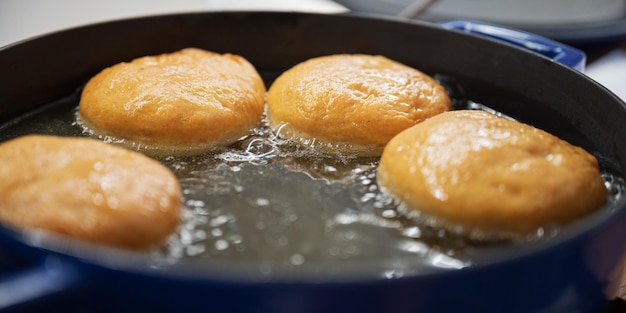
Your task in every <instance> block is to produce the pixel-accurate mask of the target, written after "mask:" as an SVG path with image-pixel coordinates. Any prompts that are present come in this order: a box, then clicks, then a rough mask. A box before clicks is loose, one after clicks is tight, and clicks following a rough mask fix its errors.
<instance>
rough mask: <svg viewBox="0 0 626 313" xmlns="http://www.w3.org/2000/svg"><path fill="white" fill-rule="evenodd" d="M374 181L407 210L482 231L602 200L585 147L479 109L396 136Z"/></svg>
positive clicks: (524, 225) (546, 220) (581, 210)
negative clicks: (376, 180)
mask: <svg viewBox="0 0 626 313" xmlns="http://www.w3.org/2000/svg"><path fill="white" fill-rule="evenodd" d="M378 182H379V184H380V185H381V186H382V187H383V188H384V189H386V190H387V191H388V192H389V193H390V194H392V195H393V196H395V197H397V198H398V199H399V200H401V201H403V202H404V203H405V204H406V205H407V207H408V208H409V209H412V210H417V211H419V212H422V213H423V214H425V215H426V216H428V217H434V218H437V219H440V221H441V222H443V223H444V224H447V225H448V226H450V225H454V226H462V227H463V228H464V230H463V231H476V230H478V231H480V232H482V233H485V232H487V233H493V232H500V233H517V234H522V233H531V232H534V231H536V230H538V229H539V228H540V227H543V226H547V225H549V224H561V223H567V222H570V221H572V220H574V219H576V218H579V217H581V216H583V215H585V214H587V213H589V212H591V211H593V210H595V209H598V208H599V207H600V206H601V205H602V204H604V203H605V202H606V201H607V197H608V191H607V188H606V187H605V185H604V181H603V179H602V177H601V175H600V172H599V169H598V162H597V160H596V159H595V158H594V157H593V156H592V155H590V154H589V153H587V152H586V151H585V150H583V149H582V148H579V147H576V146H572V145H570V144H569V143H567V142H565V141H563V140H561V139H559V138H557V137H555V136H553V135H551V134H548V133H547V132H545V131H542V130H539V129H536V128H533V127H531V126H529V125H526V124H522V123H519V122H515V121H511V120H507V119H504V118H500V117H497V116H495V115H492V114H489V113H485V112H482V111H451V112H447V113H443V114H440V115H437V116H435V117H432V118H430V119H428V120H426V121H424V122H422V123H421V124H418V125H416V126H414V127H412V128H409V129H407V130H406V131H404V132H402V133H400V134H399V135H398V136H396V137H395V138H393V139H392V140H391V141H390V142H389V144H388V145H387V147H386V148H385V151H384V152H383V155H382V159H381V162H380V167H379V169H378Z"/></svg>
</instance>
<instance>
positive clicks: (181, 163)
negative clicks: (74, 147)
mask: <svg viewBox="0 0 626 313" xmlns="http://www.w3.org/2000/svg"><path fill="white" fill-rule="evenodd" d="M77 103H78V94H75V95H71V96H69V97H67V98H65V99H62V100H60V101H58V102H56V103H53V104H50V105H48V106H47V107H45V108H43V109H41V110H40V111H39V112H36V113H33V114H31V115H29V116H25V117H23V118H20V119H18V120H15V121H12V122H11V123H8V124H5V125H4V126H1V127H0V140H1V141H5V140H8V139H10V138H14V137H17V136H21V135H25V134H32V133H38V134H54V135H63V136H93V135H92V134H90V133H89V132H88V131H87V130H86V129H84V128H83V127H81V125H80V124H79V123H77V122H76V106H77ZM455 106H456V107H457V108H459V106H458V104H457V105H455ZM467 108H471V109H484V110H490V109H489V108H487V107H484V106H480V105H479V104H476V103H469V104H467ZM101 139H103V140H106V138H101ZM155 158H156V159H157V160H159V161H160V162H162V163H163V164H164V165H165V166H167V167H169V168H170V169H171V170H172V171H173V172H174V173H175V174H176V175H177V177H178V179H179V181H180V183H181V186H182V188H183V198H182V199H181V202H182V204H183V211H182V216H181V219H182V223H181V225H180V227H179V228H178V230H177V232H176V233H175V234H173V235H172V236H170V238H169V240H168V244H167V246H166V247H164V248H163V249H162V250H160V251H153V252H151V259H152V260H153V262H154V264H153V265H154V266H159V267H163V266H165V267H166V266H168V265H170V264H176V263H194V264H199V265H201V266H211V265H212V264H213V263H224V262H227V263H230V264H236V265H243V266H248V267H252V268H254V269H256V270H258V271H259V272H260V273H262V274H264V275H273V273H277V272H280V273H284V272H287V273H291V274H294V275H297V274H298V273H301V272H302V273H305V272H306V273H311V272H315V273H322V274H323V275H339V274H341V275H345V274H346V273H347V272H351V271H353V272H357V271H358V272H360V273H362V272H366V273H367V275H374V276H379V277H387V278H393V277H400V276H403V275H407V274H414V273H425V272H429V271H433V270H441V269H460V268H464V267H467V266H471V265H472V264H475V263H476V260H477V259H479V258H477V257H478V256H480V255H481V254H485V253H490V251H492V250H497V249H499V248H500V247H510V246H511V245H519V244H527V243H528V242H527V241H541V240H550V238H552V237H554V236H557V235H558V233H559V231H560V229H558V228H554V229H549V230H548V229H539V230H538V231H537V234H536V235H534V236H530V237H529V238H524V239H522V240H519V238H518V240H511V239H507V240H502V239H494V238H485V239H482V240H476V239H471V238H467V237H464V236H461V235H457V234H454V233H450V232H448V231H445V230H443V229H440V228H438V227H436V226H433V225H430V224H429V223H427V222H425V221H422V220H420V219H416V218H412V217H410V216H407V214H404V213H403V210H402V208H401V205H399V204H398V203H396V202H395V201H394V200H393V199H391V198H389V197H388V196H386V195H385V194H384V193H382V192H381V191H380V190H379V188H378V186H377V184H376V169H377V165H378V159H377V158H356V157H352V156H349V155H345V156H341V157H337V156H333V157H331V156H328V155H324V154H319V153H316V152H315V151H314V149H310V148H307V147H302V146H301V145H295V144H293V143H292V142H290V141H286V140H281V139H278V138H276V137H275V136H274V135H273V134H272V132H271V131H270V129H269V128H268V127H267V121H266V120H263V121H261V123H260V124H259V126H258V127H257V128H255V129H254V130H253V131H251V132H250V134H249V135H248V136H246V137H245V138H242V139H241V140H239V141H238V142H237V143H235V144H233V145H231V146H229V147H224V148H221V149H220V150H216V151H212V152H211V153H206V154H202V155H197V156H187V157H185V156H158V157H155ZM603 175H604V178H605V181H606V184H607V188H609V189H610V190H611V201H615V200H616V199H617V198H619V197H621V195H622V193H623V185H624V184H623V181H622V180H621V179H620V178H618V176H616V175H612V174H611V173H609V172H604V173H603ZM357 264H358V265H359V266H355V265H357Z"/></svg>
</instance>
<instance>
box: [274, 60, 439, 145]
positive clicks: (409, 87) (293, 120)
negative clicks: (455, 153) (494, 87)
mask: <svg viewBox="0 0 626 313" xmlns="http://www.w3.org/2000/svg"><path fill="white" fill-rule="evenodd" d="M267 101H268V117H269V121H270V126H271V127H272V129H274V131H275V132H278V133H279V135H282V136H283V137H288V138H289V137H291V138H296V139H299V140H300V141H303V142H307V141H308V142H309V143H312V144H314V145H317V146H318V147H321V148H324V147H326V150H332V149H334V148H337V149H339V150H340V151H341V152H346V153H357V154H359V155H363V156H378V155H380V153H381V152H382V149H383V147H384V146H385V144H386V143H387V142H388V141H389V139H391V138H392V137H393V136H394V135H396V134H397V133H399V132H400V131H402V130H404V129H406V128H408V127H411V126H413V125H415V124H416V123H419V122H421V121H422V120H424V119H426V118H428V117H430V116H433V115H435V114H438V113H441V112H444V111H447V110H449V109H450V105H451V104H450V99H449V97H448V95H447V93H446V91H445V89H444V88H443V87H442V86H441V85H440V84H439V83H437V82H436V81H435V80H433V79H432V78H431V77H429V76H428V75H426V74H424V73H422V72H420V71H418V70H416V69H413V68H411V67H408V66H406V65H403V64H400V63H398V62H396V61H393V60H390V59H388V58H386V57H383V56H373V55H363V54H338V55H330V56H322V57H317V58H313V59H310V60H307V61H305V62H302V63H300V64H297V65H296V66H294V67H293V68H291V69H289V70H287V71H286V72H284V73H283V74H282V75H280V76H279V77H278V78H277V79H276V80H275V81H274V83H273V84H272V85H271V87H270V89H269V91H268V95H267ZM313 141H314V142H313Z"/></svg>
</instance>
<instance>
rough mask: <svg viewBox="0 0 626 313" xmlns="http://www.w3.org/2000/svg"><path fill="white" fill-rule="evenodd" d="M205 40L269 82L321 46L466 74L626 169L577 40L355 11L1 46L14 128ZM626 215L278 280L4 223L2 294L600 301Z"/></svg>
mask: <svg viewBox="0 0 626 313" xmlns="http://www.w3.org/2000/svg"><path fill="white" fill-rule="evenodd" d="M453 28H454V27H453ZM513 41H515V40H513ZM192 46H193V47H198V48H204V49H207V50H211V51H217V52H231V53H236V54H240V55H242V56H244V57H246V58H247V59H248V60H249V61H250V62H251V63H252V64H254V65H255V66H256V67H257V69H258V70H259V72H260V73H261V74H262V76H263V77H264V78H265V79H266V82H267V83H268V84H269V83H271V81H272V80H273V79H274V78H275V77H276V76H277V75H279V74H280V73H281V72H283V71H284V70H286V69H287V68H289V67H291V66H293V65H295V64H296V63H298V62H301V61H303V60H306V59H308V58H311V57H315V56H319V55H327V54H334V53H368V54H382V55H385V56H387V57H389V58H391V59H395V60H397V61H400V62H403V63H405V64H407V65H410V66H413V67H416V68H418V69H420V70H422V71H424V72H426V73H431V74H438V75H443V76H445V77H449V78H452V79H453V80H454V82H455V83H456V84H458V85H459V86H462V93H463V98H466V99H471V101H473V102H475V103H481V104H483V105H486V106H488V107H490V108H493V109H494V110H497V111H498V112H503V113H505V114H507V115H510V116H513V117H515V118H516V119H518V120H520V121H523V122H527V123H530V124H532V125H534V126H536V127H539V128H542V129H544V130H546V131H548V132H551V133H553V134H555V135H557V136H559V137H561V138H563V139H565V140H567V141H569V142H571V143H573V144H576V145H579V146H582V147H583V148H585V149H586V150H587V151H590V152H591V153H593V154H594V155H596V156H597V157H598V158H599V160H600V162H601V165H602V167H603V169H605V170H607V171H610V172H612V173H615V174H616V175H615V178H616V179H618V180H619V179H623V176H624V172H623V169H624V167H625V166H626V146H625V145H623V144H622V142H623V138H626V127H624V126H623V125H624V122H625V121H626V105H625V104H624V103H623V102H622V101H621V100H619V98H617V97H616V96H615V95H613V94H611V93H610V92H609V91H607V90H606V89H605V88H603V87H602V86H600V85H599V84H597V83H595V82H594V81H592V80H591V79H589V78H588V77H586V76H585V75H584V74H582V73H581V72H579V71H577V70H575V69H572V68H571V67H568V66H565V65H563V64H561V63H559V62H557V61H555V58H559V57H558V56H557V55H558V54H559V52H560V51H561V50H562V49H561V48H557V49H556V50H555V51H556V52H557V53H556V54H554V55H552V57H553V58H547V57H545V56H543V55H542V54H539V53H536V52H531V51H528V50H526V49H522V48H519V47H518V46H515V45H512V44H510V43H507V42H501V41H497V40H493V39H490V38H486V37H484V36H476V35H473V34H468V33H466V32H463V31H456V30H450V29H446V27H441V26H439V25H433V24H427V23H421V22H418V21H410V22H408V21H400V20H396V19H391V18H382V17H373V16H365V15H354V14H348V15H319V14H306V13H273V12H264V13H259V12H230V13H225V12H214V13H192V14H177V15H164V16H154V17H144V18H135V19H128V20H120V21H113V22H107V23H102V24H96V25H90V26H85V27H80V28H75V29H71V30H67V31H62V32H57V33H53V34H50V35H46V36H42V37H38V38H33V39H31V40H27V41H24V42H20V43H17V44H13V45H9V46H7V47H4V48H3V49H1V50H0V122H1V123H2V124H3V125H4V126H2V128H0V133H4V132H5V130H6V129H8V128H10V127H11V126H13V125H16V124H19V123H20V121H21V118H22V117H23V116H25V115H28V114H31V113H32V112H45V110H46V109H47V108H49V107H50V104H51V103H57V102H58V101H60V100H59V99H65V98H66V97H67V96H68V95H72V94H75V93H76V90H78V89H80V87H81V86H82V85H83V84H84V83H85V82H86V81H87V80H88V79H89V78H90V77H91V76H93V75H94V74H95V73H97V72H98V71H100V70H101V69H103V68H105V67H107V66H110V65H112V64H115V63H118V62H121V61H128V60H130V59H133V58H136V57H139V56H144V55H152V54H160V53H163V52H168V51H175V50H179V49H182V48H186V47H192ZM533 46H537V45H536V44H533ZM540 50H541V49H540ZM553 52H554V51H553ZM550 53H551V52H550ZM580 61H581V59H580V58H579V59H578V61H577V63H578V65H580V64H581V63H580ZM582 61H583V63H584V57H583V58H582ZM33 132H37V131H36V130H33ZM0 137H1V138H2V140H6V139H8V138H7V136H5V135H0ZM625 226H626V200H625V199H624V197H617V198H616V199H615V200H614V201H612V202H611V203H609V204H608V205H606V206H605V207H604V208H602V209H600V210H599V211H598V212H596V213H594V214H591V215H590V216H588V217H586V218H584V219H582V220H580V221H578V222H576V223H573V224H572V225H568V227H567V228H566V229H563V230H562V231H561V232H560V233H559V234H558V235H556V236H554V237H553V238H550V239H549V240H540V241H537V242H531V243H526V244H519V245H513V246H504V247H502V248H500V249H497V251H495V252H493V253H488V254H486V255H484V256H483V258H482V260H481V262H477V263H476V264H474V265H471V266H468V267H464V268H461V269H452V270H450V269H441V270H438V271H432V272H427V273H417V274H410V275H400V276H390V277H378V276H377V277H374V276H370V275H365V276H358V275H356V276H342V275H339V276H338V277H330V276H325V275H310V276H306V277H304V276H298V277H292V276H289V275H286V276H280V275H278V276H269V277H268V276H261V275H259V274H258V273H257V272H255V271H254V270H251V268H250V267H246V266H235V265H232V264H215V265H214V266H212V267H209V268H207V267H201V266H192V265H188V264H174V265H171V266H166V267H158V266H157V267H154V266H146V263H145V258H144V257H143V256H142V255H138V254H136V253H133V252H124V251H117V250H115V249H112V248H106V247H100V246H94V245H90V244H86V243H81V242H75V241H72V240H68V239H66V238H57V237H55V236H48V235H41V234H39V233H37V232H19V231H15V230H11V229H7V228H0V251H1V252H2V253H4V255H6V256H7V257H11V259H6V258H5V259H3V262H2V263H0V264H3V265H6V266H7V267H8V268H9V269H10V270H5V271H4V273H3V277H2V280H1V282H0V307H3V309H4V310H6V311H10V310H20V309H33V308H44V309H50V308H52V307H55V306H56V307H59V308H62V309H64V310H66V311H71V310H77V311H96V312H97V311H103V312H109V311H112V310H116V311H137V310H142V311H148V310H153V311H158V312H162V311H166V312H206V311H216V312H219V311H231V312H600V311H602V310H603V309H606V308H607V307H608V305H609V302H610V301H611V300H612V299H613V298H614V297H615V295H616V288H617V284H618V282H619V279H620V277H621V268H622V267H621V262H622V258H623V255H624V251H626V249H625V248H626V227H625ZM3 258H4V256H3ZM11 260H14V261H11ZM231 265H232V266H231ZM358 265H359V264H358V262H355V264H354V267H358Z"/></svg>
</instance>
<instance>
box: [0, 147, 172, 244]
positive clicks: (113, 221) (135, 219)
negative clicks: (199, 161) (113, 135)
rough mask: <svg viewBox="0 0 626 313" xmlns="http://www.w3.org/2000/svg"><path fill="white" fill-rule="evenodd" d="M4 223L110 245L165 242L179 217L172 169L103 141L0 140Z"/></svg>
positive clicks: (0, 196)
mask: <svg viewBox="0 0 626 313" xmlns="http://www.w3.org/2000/svg"><path fill="white" fill-rule="evenodd" d="M0 164H2V166H1V167H0V177H2V179H1V180H0V221H1V222H2V223H4V224H6V225H8V226H12V227H15V228H19V229H23V228H39V229H45V230H49V231H52V232H56V233H61V234H65V235H69V236H73V237H76V238H79V239H83V240H86V241H90V242H95V243H100V244H104V245H109V246H115V247H121V248H131V249H144V248H149V247H152V246H158V245H161V244H163V243H164V241H165V239H166V237H167V236H168V235H169V234H171V233H172V232H173V231H174V230H175V229H176V227H177V225H178V223H179V210H180V205H181V204H180V196H181V192H180V187H179V183H178V180H177V179H176V177H175V176H174V174H173V173H172V172H170V171H169V169H167V168H166V167H164V166H162V165H161V164H160V163H158V162H157V161H155V160H153V159H150V158H148V157H146V156H144V155H143V154H141V153H139V152H133V151H130V150H127V149H124V148H121V147H116V146H112V145H109V144H106V143H103V142H100V141H98V140H96V139H89V138H70V137H56V136H41V135H30V136H24V137H19V138H17V139H13V140H10V141H7V142H5V143H2V144H1V145H0Z"/></svg>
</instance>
